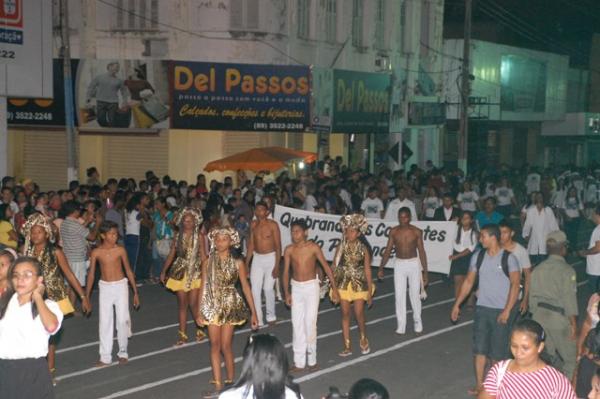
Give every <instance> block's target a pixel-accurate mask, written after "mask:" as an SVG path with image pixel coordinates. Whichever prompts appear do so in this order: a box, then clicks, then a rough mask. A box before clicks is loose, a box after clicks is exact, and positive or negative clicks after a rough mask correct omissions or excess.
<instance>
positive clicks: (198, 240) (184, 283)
mask: <svg viewBox="0 0 600 399" xmlns="http://www.w3.org/2000/svg"><path fill="white" fill-rule="evenodd" d="M202 221H203V219H202V215H201V214H200V212H199V211H197V210H196V209H194V208H184V209H182V210H181V211H180V212H179V213H178V214H177V215H176V216H175V224H176V225H177V228H178V231H177V233H176V234H175V238H174V239H173V241H172V243H171V251H170V252H169V255H168V256H167V259H166V260H165V264H164V266H163V269H162V272H161V273H160V281H161V282H162V283H163V284H165V286H166V287H167V288H168V289H170V290H171V291H173V292H175V294H176V295H177V305H178V307H179V331H178V334H179V339H178V340H177V342H176V343H175V346H180V345H183V344H185V343H186V342H187V340H188V336H187V335H186V333H185V331H186V326H187V312H188V308H190V310H191V311H192V317H194V320H197V319H198V311H199V306H200V303H199V301H200V285H201V272H202V261H203V260H204V258H206V256H205V255H204V236H203V235H202V233H201V228H202ZM167 273H168V279H167ZM204 338H206V334H204V332H203V331H202V330H201V329H198V330H197V331H196V340H197V341H202V340H203V339H204Z"/></svg>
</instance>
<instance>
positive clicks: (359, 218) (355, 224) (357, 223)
mask: <svg viewBox="0 0 600 399" xmlns="http://www.w3.org/2000/svg"><path fill="white" fill-rule="evenodd" d="M340 225H341V226H342V229H344V230H345V229H347V228H351V229H356V230H358V231H360V232H361V233H362V234H365V233H366V232H367V230H368V228H369V222H367V218H365V216H364V215H361V214H360V213H353V214H351V215H344V216H342V218H341V219H340Z"/></svg>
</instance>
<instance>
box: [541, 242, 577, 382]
mask: <svg viewBox="0 0 600 399" xmlns="http://www.w3.org/2000/svg"><path fill="white" fill-rule="evenodd" d="M546 249H547V251H548V255H549V257H548V259H546V260H545V261H543V262H542V263H540V264H539V265H538V266H537V267H536V268H535V269H534V270H533V273H532V276H531V288H530V292H529V298H530V300H529V308H530V310H531V314H532V317H533V320H535V321H537V322H538V323H540V324H541V325H542V327H544V330H545V331H546V343H545V350H546V353H547V354H548V355H550V357H551V360H552V365H553V366H554V367H556V368H557V369H559V370H560V371H562V372H563V373H564V374H565V375H566V376H567V378H569V379H571V378H572V377H573V372H574V371H575V365H576V357H577V314H578V312H577V279H576V276H575V270H574V269H573V267H572V266H571V265H569V264H568V263H567V261H566V260H565V258H564V257H565V255H566V253H567V236H566V234H565V233H563V232H562V231H560V230H557V231H553V232H551V233H550V234H548V236H547V237H546Z"/></svg>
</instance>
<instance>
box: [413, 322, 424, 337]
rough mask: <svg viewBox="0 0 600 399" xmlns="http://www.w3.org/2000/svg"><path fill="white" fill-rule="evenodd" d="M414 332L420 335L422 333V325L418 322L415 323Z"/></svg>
mask: <svg viewBox="0 0 600 399" xmlns="http://www.w3.org/2000/svg"><path fill="white" fill-rule="evenodd" d="M415 332H416V333H417V334H420V333H422V332H423V323H422V322H420V321H415Z"/></svg>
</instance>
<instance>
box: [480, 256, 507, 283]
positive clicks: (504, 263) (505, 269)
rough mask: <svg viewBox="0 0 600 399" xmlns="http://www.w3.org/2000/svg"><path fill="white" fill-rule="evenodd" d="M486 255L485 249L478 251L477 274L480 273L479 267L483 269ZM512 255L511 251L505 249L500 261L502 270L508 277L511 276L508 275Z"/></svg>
mask: <svg viewBox="0 0 600 399" xmlns="http://www.w3.org/2000/svg"><path fill="white" fill-rule="evenodd" d="M484 256H485V249H482V250H480V251H479V252H478V253H477V262H476V263H475V265H476V266H477V274H479V269H481V264H482V263H483V258H484ZM509 256H510V252H508V251H504V252H503V253H502V260H501V261H500V265H501V266H502V271H503V272H504V275H505V276H506V278H509V275H508V257H509Z"/></svg>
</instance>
